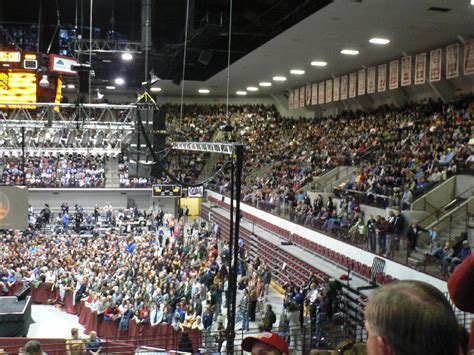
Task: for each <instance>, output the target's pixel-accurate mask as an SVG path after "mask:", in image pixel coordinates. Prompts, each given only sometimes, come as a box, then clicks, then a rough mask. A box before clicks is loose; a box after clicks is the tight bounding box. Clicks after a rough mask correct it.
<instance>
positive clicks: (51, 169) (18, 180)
mask: <svg viewBox="0 0 474 355" xmlns="http://www.w3.org/2000/svg"><path fill="white" fill-rule="evenodd" d="M21 165H22V159H21V158H19V157H3V158H2V159H1V160H0V171H1V176H0V184H6V185H20V184H23V181H22V180H23V177H22V169H21ZM24 183H25V185H26V186H30V187H104V184H105V161H104V157H101V156H99V157H85V156H81V155H78V154H70V155H68V156H49V157H28V158H27V159H26V162H25V182H24Z"/></svg>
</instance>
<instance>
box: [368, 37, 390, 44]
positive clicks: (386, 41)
mask: <svg viewBox="0 0 474 355" xmlns="http://www.w3.org/2000/svg"><path fill="white" fill-rule="evenodd" d="M369 42H370V43H372V44H389V43H390V40H389V39H386V38H376V37H374V38H371V39H370V40H369Z"/></svg>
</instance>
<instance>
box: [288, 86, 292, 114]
mask: <svg viewBox="0 0 474 355" xmlns="http://www.w3.org/2000/svg"><path fill="white" fill-rule="evenodd" d="M288 108H289V109H290V110H292V109H293V90H290V93H289V94H288Z"/></svg>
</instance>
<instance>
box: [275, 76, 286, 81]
mask: <svg viewBox="0 0 474 355" xmlns="http://www.w3.org/2000/svg"><path fill="white" fill-rule="evenodd" d="M285 80H286V76H282V75H275V76H274V77H273V81H285Z"/></svg>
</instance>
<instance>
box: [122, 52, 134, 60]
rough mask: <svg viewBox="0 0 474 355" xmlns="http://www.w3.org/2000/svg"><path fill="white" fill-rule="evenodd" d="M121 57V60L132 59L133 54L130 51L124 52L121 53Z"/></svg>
mask: <svg viewBox="0 0 474 355" xmlns="http://www.w3.org/2000/svg"><path fill="white" fill-rule="evenodd" d="M122 59H123V60H132V59H133V55H132V53H130V52H125V53H123V54H122Z"/></svg>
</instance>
